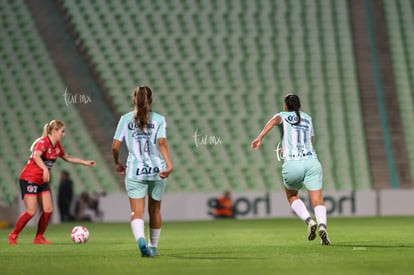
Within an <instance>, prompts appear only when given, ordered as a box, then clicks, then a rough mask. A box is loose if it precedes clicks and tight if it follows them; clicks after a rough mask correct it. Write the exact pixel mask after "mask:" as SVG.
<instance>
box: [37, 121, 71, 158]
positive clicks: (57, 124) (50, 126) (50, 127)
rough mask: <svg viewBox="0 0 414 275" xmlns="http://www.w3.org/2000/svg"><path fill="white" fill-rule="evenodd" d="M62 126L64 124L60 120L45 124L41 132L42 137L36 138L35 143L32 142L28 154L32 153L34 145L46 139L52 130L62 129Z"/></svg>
mask: <svg viewBox="0 0 414 275" xmlns="http://www.w3.org/2000/svg"><path fill="white" fill-rule="evenodd" d="M63 126H65V124H64V123H63V121H60V120H55V119H54V120H52V121H50V122H49V123H46V124H45V125H44V126H43V132H42V136H41V137H39V138H37V139H36V140H35V141H33V143H32V145H31V146H30V152H33V149H34V147H35V146H36V143H37V142H38V141H39V140H41V139H42V138H44V137H47V136H48V135H49V134H50V133H51V132H52V130H53V129H55V130H59V129H60V128H62V127H63Z"/></svg>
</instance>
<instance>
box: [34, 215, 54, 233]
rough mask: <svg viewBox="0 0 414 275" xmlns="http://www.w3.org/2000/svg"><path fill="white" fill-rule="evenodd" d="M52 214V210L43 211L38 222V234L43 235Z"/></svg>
mask: <svg viewBox="0 0 414 275" xmlns="http://www.w3.org/2000/svg"><path fill="white" fill-rule="evenodd" d="M50 216H52V212H42V214H41V215H40V218H39V222H38V223H37V233H36V236H43V234H44V233H45V231H46V228H47V226H48V225H49V220H50Z"/></svg>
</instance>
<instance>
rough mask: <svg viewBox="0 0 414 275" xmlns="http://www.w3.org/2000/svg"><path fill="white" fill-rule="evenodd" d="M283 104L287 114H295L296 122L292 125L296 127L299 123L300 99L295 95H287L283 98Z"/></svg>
mask: <svg viewBox="0 0 414 275" xmlns="http://www.w3.org/2000/svg"><path fill="white" fill-rule="evenodd" d="M285 104H286V106H287V109H288V111H289V112H295V113H296V116H297V117H298V120H297V121H296V122H295V123H292V124H293V125H298V124H299V123H300V119H301V118H300V112H299V110H300V99H299V97H298V96H297V95H292V94H289V95H287V96H285Z"/></svg>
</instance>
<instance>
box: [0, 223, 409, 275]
mask: <svg viewBox="0 0 414 275" xmlns="http://www.w3.org/2000/svg"><path fill="white" fill-rule="evenodd" d="M328 222H329V224H328V230H329V235H330V239H331V241H332V243H333V245H332V246H329V247H323V246H321V245H320V244H319V239H318V238H317V239H316V240H315V241H312V242H309V241H308V240H307V239H306V233H307V228H306V226H305V224H303V223H302V222H301V221H300V220H299V219H272V220H231V221H228V220H219V221H205V222H168V223H167V222H166V223H164V225H163V231H162V234H161V240H160V244H159V249H158V250H159V253H160V256H159V257H156V258H141V257H140V254H139V253H138V251H137V250H136V245H135V243H134V241H133V237H132V233H131V231H130V225H129V223H109V224H92V223H85V224H83V225H85V226H86V227H87V228H88V229H89V231H90V234H91V237H90V239H89V242H88V243H87V244H80V245H79V244H73V243H72V241H71V240H70V231H71V229H72V227H73V226H74V225H75V224H73V223H72V224H60V225H50V226H49V229H48V231H47V232H46V235H45V236H46V237H47V239H49V240H50V241H53V242H54V243H55V244H54V245H33V244H32V243H31V242H32V239H33V236H34V233H35V228H33V227H28V228H26V229H24V231H23V232H22V233H21V235H20V237H19V240H18V241H19V244H18V245H17V246H9V245H8V242H7V234H8V232H9V231H10V229H7V230H6V229H2V230H0V274H2V275H5V274H42V275H43V274H50V275H54V274H59V275H63V274H144V273H146V274H198V275H200V274H215V275H217V274H257V275H261V274H413V272H414V271H413V270H414V234H413V232H414V231H413V228H414V218H413V217H385V218H331V219H329V221H328Z"/></svg>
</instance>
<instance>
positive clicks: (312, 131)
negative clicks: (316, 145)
mask: <svg viewBox="0 0 414 275" xmlns="http://www.w3.org/2000/svg"><path fill="white" fill-rule="evenodd" d="M309 134H310V136H311V137H313V136H315V131H314V130H313V122H312V120H311V123H310V129H309Z"/></svg>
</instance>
